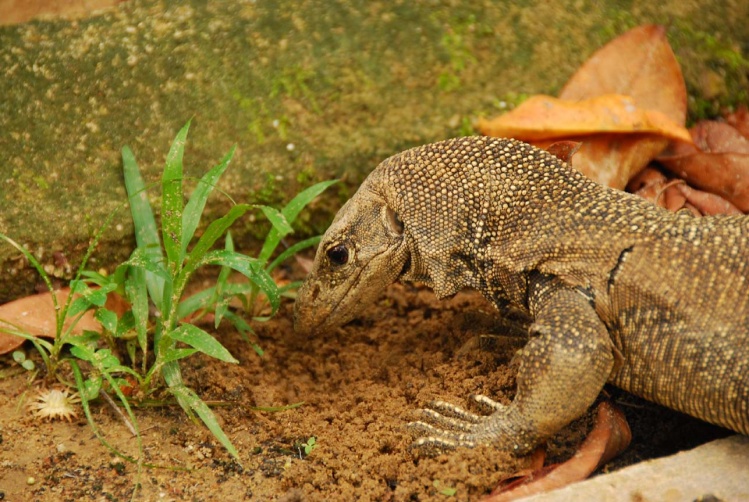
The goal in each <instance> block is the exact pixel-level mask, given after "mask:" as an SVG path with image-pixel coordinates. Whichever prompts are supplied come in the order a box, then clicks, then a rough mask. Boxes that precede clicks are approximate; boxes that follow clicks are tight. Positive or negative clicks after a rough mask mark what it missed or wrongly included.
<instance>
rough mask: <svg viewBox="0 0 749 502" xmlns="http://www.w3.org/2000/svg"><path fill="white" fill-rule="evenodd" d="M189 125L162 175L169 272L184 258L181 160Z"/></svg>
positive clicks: (163, 230)
mask: <svg viewBox="0 0 749 502" xmlns="http://www.w3.org/2000/svg"><path fill="white" fill-rule="evenodd" d="M189 129H190V122H189V121H188V122H187V124H185V126H184V127H183V128H182V129H180V131H179V132H178V133H177V137H176V138H174V142H173V143H172V146H171V148H170V149H169V153H168V154H167V156H166V165H165V166H164V173H163V174H162V175H161V236H162V237H163V239H164V250H165V251H166V258H167V268H168V269H169V270H170V271H171V272H172V273H173V274H174V273H176V272H178V271H179V269H180V265H181V258H182V210H183V200H182V157H183V155H184V153H185V141H186V140H187V131H188V130H189Z"/></svg>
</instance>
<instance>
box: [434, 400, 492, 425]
mask: <svg viewBox="0 0 749 502" xmlns="http://www.w3.org/2000/svg"><path fill="white" fill-rule="evenodd" d="M429 407H430V408H431V409H433V410H436V411H438V412H440V414H441V415H442V416H444V417H450V418H457V419H460V420H462V421H463V422H469V423H471V424H477V423H479V422H481V421H482V420H483V419H484V417H482V416H480V415H476V414H474V413H471V412H470V411H467V410H464V409H463V408H461V407H460V406H455V405H454V404H450V403H446V402H445V401H432V402H431V403H429Z"/></svg>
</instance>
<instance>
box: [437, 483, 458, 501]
mask: <svg viewBox="0 0 749 502" xmlns="http://www.w3.org/2000/svg"><path fill="white" fill-rule="evenodd" d="M432 486H434V488H435V489H436V490H437V491H438V492H439V493H440V494H441V495H444V496H445V497H454V496H455V495H456V494H457V493H458V489H457V488H452V487H449V486H444V487H443V486H442V483H441V482H440V481H439V480H438V479H435V480H434V481H433V482H432Z"/></svg>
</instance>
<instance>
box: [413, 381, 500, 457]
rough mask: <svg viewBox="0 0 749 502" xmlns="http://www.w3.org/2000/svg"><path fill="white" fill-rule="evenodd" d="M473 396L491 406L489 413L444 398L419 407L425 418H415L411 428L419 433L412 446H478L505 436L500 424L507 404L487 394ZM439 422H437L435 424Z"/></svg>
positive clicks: (430, 447)
mask: <svg viewBox="0 0 749 502" xmlns="http://www.w3.org/2000/svg"><path fill="white" fill-rule="evenodd" d="M471 398H472V399H473V400H474V401H475V402H476V403H477V404H479V406H480V407H481V408H483V409H485V410H487V411H488V412H489V413H490V414H488V415H477V414H475V413H471V412H470V411H467V410H464V409H463V408H461V407H460V406H455V405H453V404H450V403H446V402H444V401H432V402H431V403H429V404H428V408H426V409H422V410H419V412H420V414H421V416H422V417H423V418H424V421H417V422H411V423H410V424H408V428H409V429H410V430H411V431H412V432H413V433H414V435H417V436H419V437H418V439H417V440H416V441H414V443H413V445H412V447H413V448H417V449H419V450H424V451H433V450H437V451H439V450H454V449H455V448H457V447H461V446H462V447H465V448H474V447H476V446H477V445H479V444H482V443H491V442H494V441H496V440H497V439H499V438H500V437H501V435H500V434H499V430H498V427H497V424H498V423H500V422H501V421H502V419H503V414H504V412H506V410H507V407H506V406H505V405H503V404H501V403H498V402H496V401H494V400H493V399H490V398H488V397H486V396H482V395H473V396H471ZM432 424H435V425H432Z"/></svg>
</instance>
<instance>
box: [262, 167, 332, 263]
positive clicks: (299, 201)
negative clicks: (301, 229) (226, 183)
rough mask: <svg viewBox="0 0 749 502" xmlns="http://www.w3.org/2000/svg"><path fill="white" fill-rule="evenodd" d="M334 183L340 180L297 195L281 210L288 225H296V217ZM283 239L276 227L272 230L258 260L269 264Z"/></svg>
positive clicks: (313, 186) (321, 184) (328, 182)
mask: <svg viewBox="0 0 749 502" xmlns="http://www.w3.org/2000/svg"><path fill="white" fill-rule="evenodd" d="M334 183H338V180H329V181H323V182H320V183H317V184H315V185H312V186H311V187H309V188H306V189H304V190H302V191H301V192H299V193H298V194H297V195H296V197H294V198H293V199H291V200H290V201H289V203H288V204H286V206H285V207H284V208H283V209H282V210H281V214H283V216H284V218H286V221H287V222H288V224H289V225H291V224H292V223H294V220H296V217H297V216H298V215H299V213H300V211H301V210H302V209H304V207H305V206H306V205H307V204H309V203H310V202H311V201H312V200H313V199H314V198H315V197H317V196H318V195H320V194H321V193H322V192H323V191H325V189H326V188H328V187H329V186H330V185H333V184H334ZM282 238H283V235H281V233H280V232H278V230H276V227H275V226H274V227H273V228H271V229H270V231H269V232H268V236H267V237H266V238H265V243H264V244H263V249H262V250H261V251H260V255H259V256H258V259H259V260H260V261H261V262H263V263H267V262H268V260H269V259H270V256H271V255H272V254H273V251H275V249H276V247H277V246H278V243H279V242H281V239H282Z"/></svg>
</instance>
